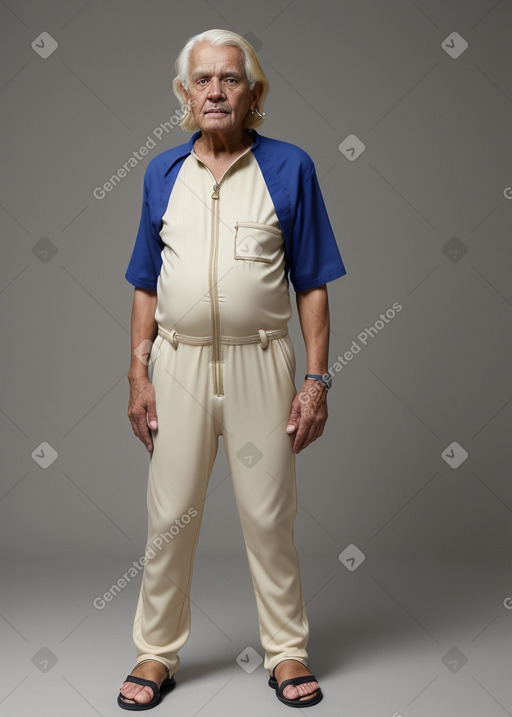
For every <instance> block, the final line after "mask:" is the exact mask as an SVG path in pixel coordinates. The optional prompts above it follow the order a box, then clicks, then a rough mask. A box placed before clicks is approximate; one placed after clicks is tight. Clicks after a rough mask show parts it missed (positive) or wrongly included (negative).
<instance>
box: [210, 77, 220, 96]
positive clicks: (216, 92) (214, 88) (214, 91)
mask: <svg viewBox="0 0 512 717" xmlns="http://www.w3.org/2000/svg"><path fill="white" fill-rule="evenodd" d="M222 95H223V90H222V87H221V84H220V81H219V79H218V78H217V77H212V79H211V80H210V87H209V88H208V97H211V98H212V99H213V98H219V97H221V96H222Z"/></svg>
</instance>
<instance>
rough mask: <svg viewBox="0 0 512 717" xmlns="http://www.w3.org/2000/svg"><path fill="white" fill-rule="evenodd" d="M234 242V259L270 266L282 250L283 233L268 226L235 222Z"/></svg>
mask: <svg viewBox="0 0 512 717" xmlns="http://www.w3.org/2000/svg"><path fill="white" fill-rule="evenodd" d="M234 242H235V246H234V257H235V259H241V260H243V261H263V262H265V263H267V264H272V263H274V262H275V261H277V260H278V257H279V252H280V251H282V249H283V233H282V232H281V230H280V229H277V228H276V227H273V226H271V225H270V224H259V223H258V222H237V223H236V224H235V239H234Z"/></svg>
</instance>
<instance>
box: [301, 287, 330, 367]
mask: <svg viewBox="0 0 512 717" xmlns="http://www.w3.org/2000/svg"><path fill="white" fill-rule="evenodd" d="M296 301H297V310H298V312H299V319H300V326H301V329H302V335H303V336H304V343H305V345H306V355H307V369H306V373H317V374H324V373H327V370H328V367H329V366H328V363H329V330H330V316H329V299H328V296H327V286H326V285H325V284H323V285H322V286H318V287H316V288H314V289H309V290H307V291H298V292H297V294H296Z"/></svg>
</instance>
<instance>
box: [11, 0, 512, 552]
mask: <svg viewBox="0 0 512 717" xmlns="http://www.w3.org/2000/svg"><path fill="white" fill-rule="evenodd" d="M511 10H512V9H511V3H510V2H507V1H502V2H494V0H489V1H487V0H478V1H477V0H471V1H468V0H464V1H462V0H458V1H456V2H454V1H452V2H441V0H419V1H418V2H409V1H408V0H395V1H393V2H377V1H376V0H374V1H373V2H369V1H361V0H357V1H356V0H351V1H344V2H336V1H335V0H330V1H329V0H317V1H316V2H315V3H311V2H310V1H309V0H293V1H292V2H288V1H287V0H277V1H276V0H260V1H259V2H257V3H248V2H243V3H241V2H238V1H235V0H213V1H212V2H209V1H208V2H206V1H204V2H203V1H195V0H194V1H189V2H186V3H174V2H169V1H164V0H146V1H145V2H142V0H109V1H108V2H100V1H99V0H90V1H89V2H85V1H84V0H66V1H64V0H54V1H49V0H48V1H41V2H37V1H36V0H6V2H1V3H0V24H1V27H2V30H1V33H2V49H1V51H2V62H1V63H0V87H1V92H0V99H1V113H2V142H1V171H2V198H1V208H0V222H1V229H2V262H1V266H0V320H1V337H2V371H1V411H0V428H1V435H2V471H1V475H2V478H1V481H2V482H1V496H0V498H1V500H0V522H1V525H2V531H3V534H4V536H5V539H4V541H3V542H2V550H4V551H6V552H7V551H9V554H10V555H11V556H13V555H15V556H16V555H19V556H31V557H37V556H41V558H43V557H48V556H56V557H59V556H78V557H80V556H83V557H86V556H91V557H93V558H94V557H95V556H98V557H99V556H116V555H117V556H122V557H123V556H125V557H126V558H127V559H128V558H129V559H132V558H134V557H138V556H140V555H141V554H142V551H143V545H144V540H145V536H146V513H145V510H146V507H145V498H146V481H147V473H148V462H149V455H148V454H147V452H146V450H145V448H144V446H143V445H142V443H140V442H139V441H138V440H137V439H136V438H135V437H134V436H133V434H132V430H131V427H130V424H129V421H128V418H127V415H126V410H127V403H128V382H127V379H126V372H127V369H128V364H129V355H130V334H129V331H130V311H131V302H132V296H133V287H132V286H131V285H130V284H128V282H127V281H126V280H125V279H124V271H125V269H126V266H127V263H128V260H129V258H130V255H131V251H132V247H133V242H134V239H135V234H136V230H137V226H138V221H139V212H140V205H141V192H142V180H143V175H144V170H145V167H146V166H147V163H148V162H149V161H150V159H151V158H152V157H154V156H155V155H156V153H158V152H160V151H163V150H165V149H167V148H169V147H172V146H175V145H177V144H180V143H182V142H184V141H186V140H187V139H188V137H189V136H190V135H189V134H187V133H184V132H183V131H182V130H181V129H180V128H176V127H175V126H173V125H172V117H173V116H175V114H176V112H177V111H178V109H179V106H178V102H177V100H176V99H175V97H174V95H173V94H172V90H171V81H172V78H173V77H174V60H175V57H176V55H177V53H178V51H179V49H180V48H181V47H182V46H183V44H184V43H185V42H186V40H187V39H188V38H189V37H190V36H191V35H193V34H195V33H197V32H200V31H202V30H205V29H208V28H214V27H221V28H227V29H233V30H235V31H237V32H239V33H240V34H242V35H245V36H247V37H248V38H249V39H250V40H251V42H253V44H254V46H255V47H256V49H257V50H258V52H259V56H260V59H261V62H262V65H263V68H264V70H265V72H266V74H267V76H268V79H269V82H270V94H269V96H268V100H267V104H266V107H265V109H266V111H267V119H266V120H265V123H264V124H263V125H262V126H261V127H260V128H259V132H260V133H261V134H264V135H267V136H271V137H276V138H279V139H283V140H287V141H290V142H293V143H295V144H298V145H300V146H301V147H302V148H304V149H305V150H306V151H307V152H308V153H309V154H310V155H311V156H312V158H313V159H314V161H315V164H316V168H317V172H318V176H319V179H320V183H321V187H322V190H323V193H324V198H325V202H326V205H327V208H328V211H329V214H330V217H331V222H332V225H333V227H334V230H335V234H336V236H337V239H338V243H339V247H340V251H341V254H342V257H343V259H344V261H345V263H346V267H347V271H348V274H347V276H345V277H343V278H341V279H338V280H337V281H335V282H333V283H331V284H329V296H330V305H331V313H332V333H331V350H330V361H331V365H332V367H333V372H334V374H335V378H334V387H333V389H332V392H331V393H330V394H329V414H330V415H329V421H328V424H327V426H326V430H325V432H324V435H323V436H322V438H321V439H320V440H319V441H317V442H316V443H315V444H314V445H312V446H311V447H309V448H308V449H307V450H306V451H305V452H303V453H301V454H300V455H299V456H298V458H297V476H298V485H299V500H300V508H299V515H298V520H297V528H296V541H297V545H298V547H299V551H300V553H301V554H302V555H320V554H321V555H326V556H328V555H332V558H333V561H337V560H338V556H339V555H341V554H344V558H341V559H342V560H343V559H345V560H346V564H347V566H348V564H349V563H350V561H352V565H354V564H355V563H354V560H355V561H356V562H357V561H358V560H360V559H361V553H362V554H363V555H364V556H366V559H367V560H372V559H374V558H377V557H392V558H394V557H398V558H401V557H412V556H418V557H425V558H427V557H428V558H434V559H435V558H436V557H437V556H439V557H443V558H456V559H457V558H460V559H461V560H462V559H464V558H475V557H478V558H482V559H485V557H486V556H492V557H494V558H499V559H503V558H506V557H510V555H511V544H512V521H511V520H510V518H511V510H512V482H511V481H510V457H511V447H510V446H511V441H510V425H511V423H510V421H511V414H512V403H511V396H512V386H511V382H510V365H511V359H512V347H511V339H510V335H511V331H510V330H511V318H512V314H511V305H512V303H511V302H512V288H511V281H510V267H511V258H512V253H511V249H510V236H511V221H510V216H511V212H512V189H511V187H512V170H511V163H510V147H511V142H510V127H511V126H512V80H511V73H510V66H511V60H512V53H511V42H510V26H511V22H512V11H511ZM166 123H167V124H166ZM164 127H167V129H164ZM150 138H151V140H152V141H151V142H150V141H149V139H150ZM146 143H148V145H149V148H148V151H147V154H146V155H145V156H141V155H140V153H139V149H140V147H142V146H144V145H145V144H146ZM134 153H138V156H139V159H138V160H137V161H136V162H133V163H132V164H134V166H132V167H131V171H130V172H129V173H126V176H124V177H123V178H122V180H121V181H119V182H118V183H117V185H116V186H115V187H113V188H111V191H107V190H106V189H105V183H106V182H108V181H109V178H110V177H112V175H114V174H115V173H117V172H118V170H119V168H120V167H122V166H123V164H125V163H126V162H128V161H129V159H130V158H131V157H134V156H137V155H135V154H134ZM107 187H108V184H107ZM98 188H99V190H98ZM102 188H103V189H102ZM292 303H293V305H294V311H295V314H294V318H293V320H292V322H291V324H290V330H291V334H292V338H293V341H294V344H295V347H296V354H297V383H298V385H300V383H301V380H302V375H303V373H304V370H305V368H306V364H305V352H304V346H303V342H302V336H301V332H300V326H299V324H298V319H297V313H296V309H295V299H294V297H292ZM398 306H399V307H400V308H399V309H398ZM381 315H382V316H381ZM7 539H8V540H7ZM344 551H345V552H344ZM359 551H360V552H359ZM243 552H244V547H243V540H242V533H241V530H240V525H239V519H238V515H237V512H236V504H235V500H234V496H233V488H232V484H231V479H230V475H229V471H228V468H227V463H226V460H225V456H224V450H223V445H222V440H221V441H219V453H218V457H217V462H216V464H215V467H214V471H213V474H212V477H211V481H210V486H209V493H208V499H207V506H206V511H205V517H204V521H203V527H202V533H201V539H200V544H199V553H202V554H203V555H209V554H211V555H235V554H236V555H241V554H243Z"/></svg>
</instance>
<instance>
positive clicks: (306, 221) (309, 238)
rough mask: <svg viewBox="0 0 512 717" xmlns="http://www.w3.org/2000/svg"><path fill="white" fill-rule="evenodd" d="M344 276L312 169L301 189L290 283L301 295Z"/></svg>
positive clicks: (316, 179)
mask: <svg viewBox="0 0 512 717" xmlns="http://www.w3.org/2000/svg"><path fill="white" fill-rule="evenodd" d="M346 273H347V271H346V269H345V265H344V263H343V260H342V258H341V255H340V252H339V249H338V245H337V243H336V238H335V236H334V232H333V230H332V226H331V222H330V221H329V217H328V215H327V209H326V206H325V202H324V199H323V196H322V192H321V189H320V184H319V183H318V177H317V174H316V169H315V167H314V165H313V166H312V171H311V173H310V174H309V176H308V177H307V178H306V179H305V181H304V183H303V185H302V188H301V195H300V200H299V204H298V208H297V214H296V218H295V223H294V228H293V235H292V252H291V260H290V279H291V281H292V283H293V288H294V289H295V291H303V290H305V289H314V288H315V287H316V286H321V285H322V284H326V283H327V282H329V281H333V280H334V279H337V278H339V277H340V276H343V275H344V274H346Z"/></svg>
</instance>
